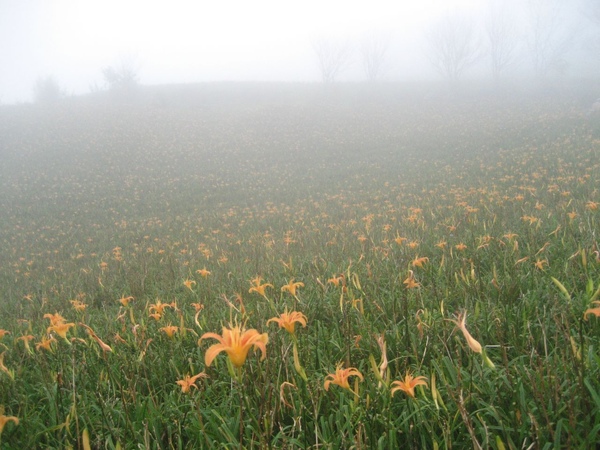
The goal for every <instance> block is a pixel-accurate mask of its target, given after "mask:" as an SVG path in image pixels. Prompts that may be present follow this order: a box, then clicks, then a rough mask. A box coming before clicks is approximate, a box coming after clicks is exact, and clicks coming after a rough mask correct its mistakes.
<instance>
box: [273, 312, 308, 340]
mask: <svg viewBox="0 0 600 450" xmlns="http://www.w3.org/2000/svg"><path fill="white" fill-rule="evenodd" d="M307 320H308V319H307V318H306V316H305V315H304V314H302V313H301V312H298V311H292V312H290V313H288V312H287V309H286V311H285V312H283V313H281V315H280V316H279V317H273V318H271V319H269V320H267V325H269V323H271V322H277V323H278V324H279V328H285V329H286V330H287V331H288V333H290V334H294V333H295V332H296V330H295V327H296V322H298V323H299V324H300V325H302V326H303V327H306V321H307Z"/></svg>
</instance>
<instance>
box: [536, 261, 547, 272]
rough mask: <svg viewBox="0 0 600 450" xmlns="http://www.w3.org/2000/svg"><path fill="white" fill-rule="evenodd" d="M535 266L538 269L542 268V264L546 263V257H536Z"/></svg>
mask: <svg viewBox="0 0 600 450" xmlns="http://www.w3.org/2000/svg"><path fill="white" fill-rule="evenodd" d="M534 265H535V268H536V269H539V270H544V265H546V266H547V265H548V260H547V259H538V260H536V262H535V263H534Z"/></svg>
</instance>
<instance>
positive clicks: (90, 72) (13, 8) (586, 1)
mask: <svg viewBox="0 0 600 450" xmlns="http://www.w3.org/2000/svg"><path fill="white" fill-rule="evenodd" d="M453 27H454V35H453V34H452V33H453V31H452V28H453ZM457 33H458V34H457ZM436 42H437V44H436ZM444 42H446V44H447V48H446V49H444V48H441V47H443V43H444ZM599 42H600V13H599V12H598V7H597V6H595V3H594V2H593V0H577V1H568V2H566V1H557V0H528V1H516V0H506V1H498V0H486V1H476V0H454V1H440V0H428V1H420V2H416V1H414V2H409V1H401V2H390V1H383V0H379V1H375V2H368V3H367V2H354V1H352V2H344V1H337V0H336V1H326V2H319V1H307V2H302V3H299V4H297V5H291V4H287V3H283V2H277V1H273V0H262V1H258V2H233V3H220V2H218V3H216V4H213V5H208V4H204V3H199V4H192V3H191V2H185V1H181V0H179V1H174V2H169V3H168V4H167V3H166V2H142V1H128V2H118V1H114V0H111V1H106V2H73V1H64V0H63V1H50V2H46V1H40V0H34V1H26V2H25V1H24V2H17V1H8V0H3V1H1V2H0V67H2V70H1V71H0V103H2V104H10V103H15V102H16V103H19V102H29V101H32V100H34V98H35V89H36V84H37V83H40V82H44V81H46V80H52V81H53V82H54V83H55V85H56V87H58V88H59V90H60V95H61V96H71V95H80V94H87V93H89V92H95V91H99V90H103V89H105V88H107V85H108V84H109V83H107V78H106V76H105V73H104V72H103V71H104V70H105V69H107V68H115V69H116V70H119V69H123V68H125V69H126V70H130V71H133V72H134V73H135V76H136V79H135V81H136V82H137V83H139V84H142V85H156V84H179V83H196V82H206V81H283V82H320V81H324V80H325V81H329V82H331V81H335V82H339V81H353V82H358V81H365V80H368V81H415V80H446V79H453V78H456V80H454V81H457V80H462V81H468V80H491V79H497V80H498V79H501V80H521V81H522V80H529V79H540V78H543V79H553V80H566V79H577V78H582V77H592V78H593V77H597V76H598V74H599V73H600V63H599V62H600V61H599V59H600V57H599V55H600V45H599ZM455 44H456V45H458V46H462V47H463V48H462V49H461V50H460V51H459V52H463V53H464V52H466V53H464V54H463V55H462V56H461V58H462V62H460V63H459V65H461V67H458V68H454V69H451V70H450V72H449V71H448V68H447V67H443V66H444V64H447V63H445V62H444V58H448V57H450V58H451V56H448V55H445V56H444V54H443V52H444V51H447V50H448V48H449V47H451V46H452V45H454V46H455V47H456V45H455ZM324 47H327V48H328V50H327V51H328V52H329V53H330V55H325V56H323V51H324V50H323V48H324ZM319 49H320V50H319ZM319 51H321V56H319ZM332 52H333V53H337V55H336V57H338V62H337V63H334V65H335V66H336V67H335V73H334V74H333V75H332V74H325V73H324V72H323V70H324V68H323V67H322V64H320V62H321V61H320V58H323V57H325V58H329V59H330V60H331V58H332V57H333V55H332V54H331V53H332ZM341 53H343V54H344V55H343V57H342V58H341V60H339V58H340V54H341ZM374 58H375V59H376V61H374V60H373V59H374ZM369 61H370V62H369ZM373 64H375V65H376V66H377V67H374V66H373ZM369 67H370V68H369ZM494 67H495V68H494ZM451 72H454V73H451Z"/></svg>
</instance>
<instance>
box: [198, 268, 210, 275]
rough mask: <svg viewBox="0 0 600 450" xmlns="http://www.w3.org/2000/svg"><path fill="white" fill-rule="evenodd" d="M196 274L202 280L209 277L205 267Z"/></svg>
mask: <svg viewBox="0 0 600 450" xmlns="http://www.w3.org/2000/svg"><path fill="white" fill-rule="evenodd" d="M196 273H198V274H200V276H201V277H203V278H206V277H208V276H209V275H210V271H208V270H206V267H204V268H203V269H198V270H196Z"/></svg>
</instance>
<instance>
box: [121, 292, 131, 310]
mask: <svg viewBox="0 0 600 450" xmlns="http://www.w3.org/2000/svg"><path fill="white" fill-rule="evenodd" d="M131 300H133V297H132V296H131V295H130V296H129V297H125V296H122V297H121V298H120V299H119V302H120V303H121V305H123V306H125V307H127V305H129V302H130V301H131Z"/></svg>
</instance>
